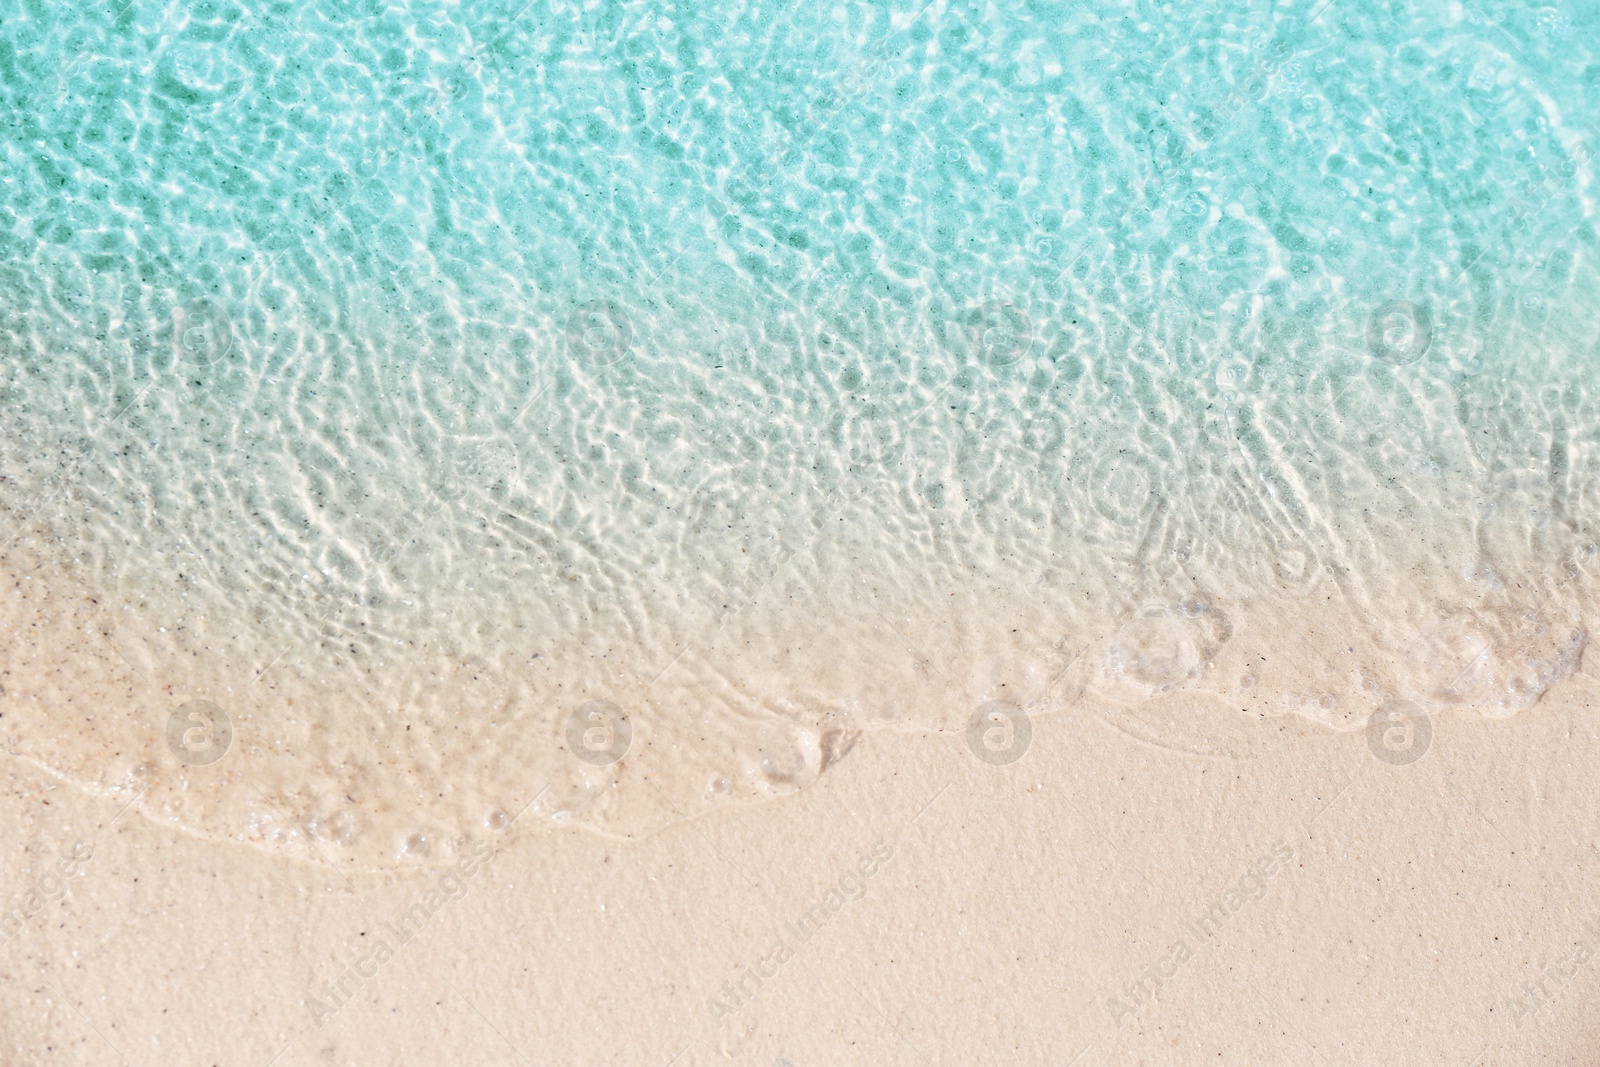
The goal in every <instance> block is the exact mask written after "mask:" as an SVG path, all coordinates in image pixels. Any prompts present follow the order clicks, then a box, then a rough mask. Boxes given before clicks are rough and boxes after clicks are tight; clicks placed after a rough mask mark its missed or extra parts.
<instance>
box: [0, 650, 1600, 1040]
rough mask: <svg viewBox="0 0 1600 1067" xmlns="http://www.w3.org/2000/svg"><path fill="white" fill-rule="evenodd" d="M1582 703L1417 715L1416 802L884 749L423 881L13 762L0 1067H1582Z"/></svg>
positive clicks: (1265, 773)
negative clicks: (749, 795) (810, 778)
mask: <svg viewBox="0 0 1600 1067" xmlns="http://www.w3.org/2000/svg"><path fill="white" fill-rule="evenodd" d="M1596 683H1597V671H1596V669H1595V666H1594V664H1593V663H1590V664H1588V665H1586V666H1585V669H1584V670H1583V671H1582V673H1581V674H1580V675H1578V676H1577V677H1574V678H1573V679H1571V681H1570V682H1569V684H1567V685H1566V686H1564V687H1562V688H1561V689H1559V690H1557V691H1556V692H1554V693H1552V694H1551V695H1550V696H1549V697H1547V699H1546V700H1545V702H1544V703H1542V704H1541V705H1540V706H1538V707H1537V708H1535V709H1534V710H1533V711H1532V712H1530V713H1528V714H1524V715H1521V716H1518V717H1515V718H1512V719H1508V720H1499V721H1486V720H1483V719H1480V718H1479V717H1478V716H1476V715H1474V714H1471V713H1459V712H1452V713H1448V714H1444V715H1438V716H1434V717H1432V718H1431V719H1430V722H1429V726H1428V729H1429V731H1430V736H1429V737H1428V738H1427V739H1426V748H1425V750H1424V751H1423V752H1422V755H1421V757H1420V758H1418V759H1416V761H1415V762H1412V763H1409V764H1407V763H1401V762H1395V760H1396V759H1400V760H1405V759H1410V758H1411V757H1412V756H1413V755H1414V754H1415V750H1414V749H1413V750H1407V749H1406V748H1405V747H1404V746H1405V744H1406V743H1408V742H1404V741H1403V740H1402V741H1401V742H1400V747H1399V748H1398V749H1397V750H1396V751H1397V752H1398V753H1399V755H1398V756H1395V755H1394V754H1392V753H1391V756H1390V758H1389V759H1379V758H1377V756H1376V755H1375V752H1376V751H1377V749H1375V748H1374V747H1373V746H1372V745H1370V744H1369V741H1368V736H1367V735H1366V734H1364V733H1355V734H1331V733H1327V732H1323V731H1320V730H1316V729H1312V728H1302V727H1287V726H1286V728H1285V729H1284V730H1283V731H1282V732H1281V734H1280V736H1278V737H1277V738H1276V739H1275V740H1274V743H1273V745H1272V746H1271V748H1270V750H1269V751H1267V752H1265V753H1263V754H1261V755H1260V756H1259V757H1256V758H1251V759H1230V758H1216V757H1199V756H1193V755H1189V754H1186V753H1181V752H1175V751H1173V750H1171V749H1164V748H1159V747H1156V746H1152V745H1150V744H1148V743H1146V742H1142V741H1139V740H1136V739H1134V738H1133V737H1131V736H1129V735H1128V734H1127V733H1126V732H1124V731H1122V730H1119V729H1116V728H1115V727H1114V726H1113V725H1110V724H1108V723H1107V722H1106V721H1104V720H1102V719H1100V718H1097V717H1096V716H1095V715H1094V714H1093V712H1092V711H1091V710H1090V709H1088V708H1076V707H1075V708H1071V709H1069V710H1067V711H1064V712H1062V713H1060V714H1053V715H1046V716H1041V717H1039V718H1038V720H1037V721H1036V722H1034V723H1032V724H1031V725H1032V739H1031V743H1030V744H1029V746H1028V750H1027V751H1026V753H1025V754H1024V755H1023V756H1022V757H1021V758H1020V759H1018V760H1017V761H1016V762H1014V763H1011V764H1009V765H1003V766H1001V765H995V764H992V763H986V762H983V761H980V760H978V759H976V758H974V753H973V752H972V751H971V750H969V747H968V745H967V744H966V741H965V738H964V736H963V735H961V734H948V735H933V736H927V737H922V738H909V737H893V736H883V735H874V736H869V737H867V738H866V739H865V740H864V741H863V742H862V743H861V744H860V745H858V746H857V747H856V748H855V749H854V750H853V751H852V752H851V753H850V754H849V756H848V757H847V758H846V759H844V760H842V761H841V762H840V763H839V764H838V765H837V766H836V767H835V768H834V769H833V770H831V771H830V772H829V773H828V774H827V775H825V776H823V777H822V778H821V779H820V780H819V781H818V782H817V783H816V784H815V785H814V786H813V787H811V788H809V789H807V790H805V791H803V792H801V793H800V794H798V795H796V796H793V797H789V798H785V799H783V800H781V801H778V802H774V803H769V804H765V805H759V806H752V807H747V808H740V809H735V810H731V811H728V812H725V813H719V814H716V815H713V816H710V817H706V818H701V819H697V820H693V821H691V822H688V823H685V824H680V825H677V826H673V827H671V828H669V829H667V830H665V831H664V832H662V833H660V834H658V835H656V836H652V837H650V838H648V839H644V840H637V841H615V840H607V839H604V838H602V837H599V836H597V835H595V834H592V833H587V832H582V831H572V832H565V833H563V832H547V833H541V834H537V835H532V836H529V837H526V838H523V839H521V840H518V841H516V842H514V843H513V845H512V846H511V847H506V848H503V849H499V850H493V851H489V850H485V855H484V856H483V858H482V859H481V861H480V862H468V863H467V864H466V865H465V866H464V867H462V866H460V865H458V868H457V869H452V870H449V871H446V872H439V871H430V872H418V873H415V874H406V875H400V874H391V875H350V876H346V875H343V874H341V873H339V872H337V871H335V870H332V869H330V868H328V867H326V866H324V865H319V864H316V863H314V862H298V861H292V860H286V859H283V858H279V857H273V856H268V855H265V854H263V853H261V852H259V851H257V850H255V849H252V848H250V847H247V846H241V845H232V844H228V843H216V842H207V841H202V840H198V839H196V838H193V837H190V836H187V835H184V834H181V833H174V832H172V831H170V830H167V829H165V828H163V827H158V826H156V825H154V824H152V823H151V821H150V820H149V819H147V818H145V817H143V816H141V815H139V814H137V813H136V812H131V811H130V812H122V813H120V814H119V812H118V805H114V804H112V803H109V802H104V801H98V800H93V799H90V798H88V797H87V796H85V795H84V794H83V793H81V792H80V791H78V790H76V789H74V788H73V787H71V786H67V785H65V784H60V783H57V782H55V781H54V780H52V779H51V778H50V777H49V776H47V775H44V774H42V773H40V772H38V771H37V770H35V769H34V768H32V767H30V766H28V765H26V764H24V763H21V762H19V761H14V760H7V761H6V763H5V789H4V807H3V819H4V822H3V836H4V837H5V839H7V840H16V841H22V842H26V851H25V854H24V861H23V863H22V864H21V865H20V866H19V867H18V868H15V869H14V873H13V875H12V877H11V878H9V879H8V881H7V886H8V890H9V891H10V893H11V894H12V897H13V904H14V905H15V904H17V903H19V902H20V903H22V904H26V893H27V892H28V891H30V890H37V891H38V892H39V893H40V894H41V897H40V900H41V901H42V903H41V906H40V907H39V908H38V910H37V911H35V912H34V913H33V914H31V915H28V916H27V918H26V919H25V921H24V922H22V923H21V925H20V928H19V929H16V930H12V929H11V928H10V927H9V926H8V928H7V930H6V933H7V936H6V939H5V942H4V945H3V947H0V961H3V963H0V969H3V975H4V981H3V982H0V998H3V1001H4V1004H3V1010H0V1017H3V1018H4V1019H5V1020H6V1022H5V1024H4V1042H5V1045H4V1054H3V1058H4V1061H5V1062H7V1063H17V1064H35V1063H63V1064H66V1063H70V1064H80V1063H81V1064H96V1063H107V1064H111V1063H119V1062H123V1063H129V1064H145V1063H149V1064H166V1063H206V1064H211V1063H216V1064H230V1065H232V1064H240V1065H260V1067H268V1065H270V1064H279V1065H283V1067H291V1065H299V1064H307V1065H309V1064H327V1063H341V1064H386V1065H399V1064H419V1065H420V1064H437V1063H464V1062H470V1063H478V1064H514V1063H567V1064H613V1063H628V1064H660V1065H667V1064H680V1065H688V1064H702V1063H704V1064H711V1063H727V1062H732V1063H742V1064H759V1065H762V1067H767V1065H774V1067H783V1065H786V1064H787V1065H793V1067H803V1065H805V1064H823V1063H828V1064H840V1063H861V1064H868V1063H878V1064H881V1063H893V1064H902V1063H903V1064H946V1063H948V1064H966V1063H991V1062H992V1063H1037V1064H1069V1063H1072V1064H1080V1065H1085V1067H1087V1065H1092V1064H1155V1063H1174V1064H1199V1063H1241V1064H1245V1063H1290V1062H1293V1063H1313V1062H1315V1063H1330V1064H1365V1063H1375V1062H1382V1063H1392V1064H1461V1065H1463V1067H1466V1065H1470V1064H1479V1065H1485V1067H1487V1065H1493V1064H1507V1065H1510V1064H1563V1065H1567V1064H1574V1065H1575V1064H1582V1063H1591V1062H1593V1061H1594V1058H1595V1056H1596V1054H1597V1052H1600V1032H1597V1024H1596V1022H1595V1021H1594V1019H1593V1017H1592V1013H1591V1012H1589V1011H1588V1010H1587V1007H1586V1005H1587V1004H1589V1003H1591V1002H1592V1000H1593V998H1594V996H1595V993H1596V990H1597V988H1600V966H1597V965H1596V960H1595V958H1594V957H1595V956H1596V954H1597V948H1600V926H1597V925H1596V924H1597V923H1600V910H1597V909H1596V908H1588V909H1587V910H1586V909H1585V905H1584V902H1585V901H1591V902H1592V901H1595V900H1600V892H1597V889H1600V864H1597V862H1596V856H1595V844H1596V842H1595V836H1594V835H1595V830H1594V827H1595V821H1594V819H1595V815H1596V812H1597V808H1600V795H1597V792H1596V789H1595V784H1594V780H1593V776H1592V774H1590V773H1589V770H1588V768H1589V767H1591V766H1592V765H1593V762H1592V761H1593V760H1594V759H1596V758H1597V757H1600V733H1597V731H1596V729H1595V726H1594V715H1593V713H1594V708H1593V699H1592V694H1593V693H1595V692H1596V691H1600V687H1597V684H1596ZM1413 740H1414V737H1413ZM1384 751H1389V750H1387V749H1385V750H1384ZM75 848H76V850H77V851H76V852H74V851H73V850H74V849H75ZM86 853H87V854H88V858H87V859H84V860H82V862H74V860H73V857H75V856H84V855H85V854H86ZM63 857H65V858H66V860H67V863H66V867H67V868H68V873H66V874H60V873H59V871H60V868H61V866H62V860H63ZM53 873H56V875H57V879H58V880H57V881H53V880H52V879H51V875H52V874H53ZM24 887H26V888H24ZM52 889H54V890H56V891H57V892H56V893H55V894H54V895H52V893H51V892H50V890H52ZM379 942H384V943H385V945H386V947H387V949H388V951H384V950H383V949H379V948H377V947H376V946H377V944H378V943H379Z"/></svg>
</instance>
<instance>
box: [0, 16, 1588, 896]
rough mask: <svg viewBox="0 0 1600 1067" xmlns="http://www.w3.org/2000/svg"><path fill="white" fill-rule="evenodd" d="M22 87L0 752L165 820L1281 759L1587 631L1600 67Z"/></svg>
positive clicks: (1156, 28)
mask: <svg viewBox="0 0 1600 1067" xmlns="http://www.w3.org/2000/svg"><path fill="white" fill-rule="evenodd" d="M0 38H3V40H4V48H0V627H3V651H0V711H3V714H0V744H3V745H4V747H5V750H6V751H7V752H9V753H11V754H13V755H15V756H18V757H22V758H25V759H28V760H31V761H34V762H35V763H37V764H40V765H43V766H46V767H48V768H51V769H52V770H54V771H55V772H56V773H58V774H59V775H61V776H63V777H65V778H68V779H70V780H73V781H75V782H78V783H81V784H82V785H84V786H85V787H87V788H91V789H96V790H102V791H105V792H106V793H108V794H115V795H118V796H121V797H124V798H125V799H126V801H127V802H128V803H129V804H132V805H135V807H136V809H137V810H138V811H141V812H143V813H144V814H146V815H148V816H149V817H151V818H155V819H159V820H162V821H165V822H169V823H171V824H173V825H176V826H179V827H182V828H184V829H187V830H189V831H192V832H194V833H198V834H202V835H206V836H212V837H218V838H226V839H232V840H238V841H243V842H249V843H252V844H255V845H258V846H260V847H264V848H269V849H273V850H280V851H283V852H286V853H295V854H299V855H301V856H303V857H305V858H308V859H312V860H313V861H319V862H325V863H336V864H352V865H361V866H369V867H387V866H397V865H410V864H429V863H435V862H441V861H448V860H449V859H451V858H452V857H453V856H454V855H455V854H456V852H457V851H458V850H459V849H460V848H461V847H463V844H464V843H465V842H467V841H469V840H473V839H478V838H484V837H486V836H492V835H495V834H497V833H506V832H512V831H515V832H519V833H520V832H524V831H526V830H532V829H536V828H538V827H540V826H548V825H550V824H552V823H554V824H569V825H577V826H581V827H585V828H589V829H593V830H597V831H601V832H606V833H612V834H621V835H636V834H642V833H649V832H651V831H652V830H654V829H656V828H658V827H660V826H663V825H667V824H670V823H672V822H675V821H678V820H681V819H685V818H691V817H694V816H695V815H697V814H700V813H702V812H705V811H707V810H710V809H714V808H716V807H719V806H722V805H727V804H733V803H738V802H741V801H745V800H750V799H757V798H763V797H770V796H774V795H778V794H783V793H787V792H792V791H794V790H796V789H800V788H804V787H806V786H807V785H809V784H811V783H813V782H815V781H816V779H817V778H818V776H819V775H821V774H824V773H826V772H827V771H828V770H829V768H830V767H831V766H832V765H833V764H834V763H835V761H837V760H839V759H841V758H844V757H845V756H847V754H848V752H849V750H850V748H851V747H852V746H853V745H855V744H857V743H861V741H862V740H863V739H864V738H867V739H869V740H870V741H871V743H894V744H926V743H945V741H944V740H941V739H940V736H939V735H944V737H945V740H948V743H953V744H961V743H962V741H961V740H960V738H961V737H962V736H963V735H965V737H966V738H967V740H969V741H971V742H973V744H972V747H973V752H974V754H975V755H978V756H979V758H984V759H988V760H990V761H991V762H994V763H997V764H1006V763H1008V762H1010V761H1011V760H1012V759H1013V758H1014V757H1015V756H1016V755H1018V753H1019V749H1025V748H1026V744H1027V740H1026V736H1023V737H1022V738H1021V739H1020V740H1019V738H1018V735H1017V731H1018V730H1019V729H1020V730H1022V731H1023V732H1024V734H1026V733H1027V727H1028V724H1029V723H1030V722H1031V721H1032V720H1033V718H1034V717H1036V716H1039V715H1047V714H1048V715H1061V716H1066V717H1068V718H1069V719H1070V720H1072V721H1073V722H1074V723H1081V728H1083V729H1103V728H1104V727H1105V724H1107V723H1109V724H1110V725H1112V726H1115V727H1117V728H1120V729H1122V730H1125V731H1127V732H1129V733H1132V734H1134V735H1135V736H1137V737H1139V738H1141V739H1143V740H1145V741H1147V742H1149V743H1151V744H1158V745H1164V746H1167V747H1170V748H1175V749H1180V750H1184V751H1188V752H1194V753H1198V754H1201V755H1202V756H1205V757H1207V758H1231V759H1240V760H1245V759H1271V757H1272V752H1273V744H1274V742H1275V740H1276V739H1278V738H1281V736H1282V734H1283V732H1284V731H1285V730H1293V731H1295V732H1297V733H1304V732H1319V731H1320V732H1326V733H1328V734H1329V735H1330V737H1333V736H1334V735H1335V734H1336V733H1337V732H1354V731H1360V730H1363V729H1365V728H1366V727H1367V725H1368V723H1369V721H1370V718H1371V716H1372V715H1373V714H1374V712H1376V711H1379V710H1381V709H1385V708H1394V707H1403V708H1406V709H1411V711H1413V712H1418V713H1421V714H1423V715H1426V716H1428V717H1434V716H1437V715H1440V714H1450V713H1464V714H1483V715H1489V716H1507V715H1514V714H1538V707H1537V705H1538V703H1539V701H1540V699H1541V697H1542V696H1543V695H1544V694H1546V693H1548V692H1550V691H1551V690H1552V689H1553V688H1555V687H1559V686H1562V685H1563V684H1570V683H1569V679H1570V677H1571V675H1572V674H1573V672H1574V671H1575V670H1576V669H1577V667H1578V665H1579V663H1580V661H1581V658H1582V656H1583V655H1584V654H1585V651H1586V645H1587V643H1588V641H1589V639H1590V634H1591V630H1592V629H1593V628H1594V627H1595V625H1596V615H1595V608H1596V605H1595V592H1596V581H1597V577H1600V550H1597V548H1596V541H1597V539H1600V529H1597V527H1600V385H1597V382H1600V376H1597V371H1600V350H1597V345H1596V333H1597V329H1596V324H1597V315H1596V310H1597V308H1600V301H1597V296H1600V273H1597V264H1600V244H1597V230H1596V212H1597V202H1596V198H1597V194H1600V189H1597V185H1596V181H1597V177H1600V170H1597V162H1596V153H1597V152H1600V125H1597V123H1600V59H1597V55H1596V49H1597V46H1600V7H1597V6H1596V5H1593V4H1581V3H1578V2H1576V0H1572V2H1567V3H1562V4H1558V5H1555V6H1548V7H1540V6H1537V5H1536V4H1534V5H1530V4H1526V3H1513V2H1509V0H1483V2H1481V3H1480V2H1477V0H1466V2H1464V3H1436V2H1426V0H1425V2H1422V3H1410V2H1406V3H1401V2H1399V0H1394V2H1381V0H1336V2H1333V3H1328V2H1325V0H1312V2H1309V3H1308V2H1305V0H1300V2H1295V3H1244V2H1231V3H1219V2H1217V0H1194V2H1189V3H1165V4H1155V3H1128V4H1114V3H1108V2H1105V0H1089V2H1083V3H1080V2H1072V3H1066V2H1046V0H1025V2H1012V0H1006V2H1003V3H997V2H989V0H982V2H965V0H935V2H933V3H926V4H924V3H922V2H920V0H905V2H901V0H895V2H890V3H873V4H865V3H845V4H828V3H819V4H807V3H792V2H786V3H778V2H775V0H758V2H733V3H730V2H723V0H695V2H693V3H687V2H686V3H664V2H649V3H637V2H636V3H615V2H610V0H607V2H604V3H589V4H584V5H575V4H569V3H561V2H545V0H539V2H535V3H525V0H507V2H501V0H463V2H460V3H425V2H420V0H418V2H409V3H406V2H389V3H385V2H359V0H341V2H329V0H311V2H298V0H297V2H293V3H290V2H259V3H257V2H250V3H235V2H232V0H171V2H165V3H155V2H152V0H131V2H126V0H111V2H107V3H95V4H61V3H47V2H44V0H0ZM1019 715H1020V716H1021V718H1019V717H1018V716H1019ZM975 724H976V726H980V727H981V729H976V728H975ZM1008 731H1009V733H1007V732H1008ZM1008 737H1009V740H1008V739H1007V738H1008ZM996 738H998V740H996ZM1037 743H1038V742H1035V744H1036V745H1037ZM1032 755H1033V758H1039V755H1038V752H1037V751H1035V752H1034V753H1033V754H1032ZM1023 758H1026V756H1024V757H1023ZM1020 766H1024V767H1025V764H1022V765H1020ZM1084 773H1093V768H1085V769H1084Z"/></svg>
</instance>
